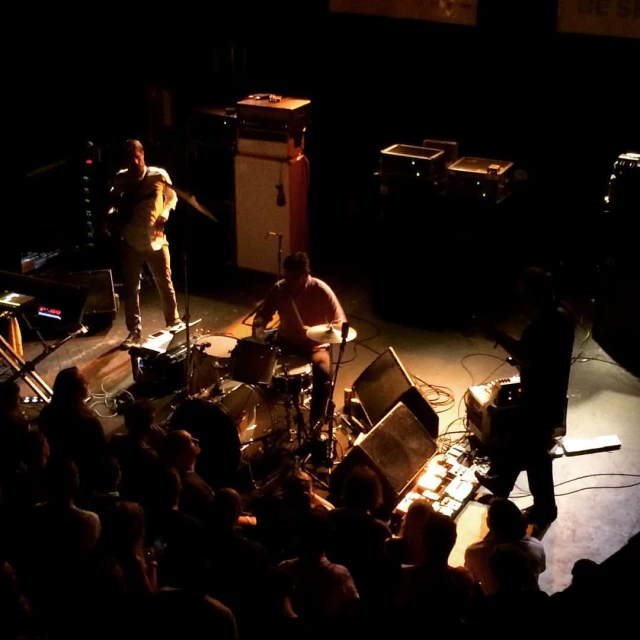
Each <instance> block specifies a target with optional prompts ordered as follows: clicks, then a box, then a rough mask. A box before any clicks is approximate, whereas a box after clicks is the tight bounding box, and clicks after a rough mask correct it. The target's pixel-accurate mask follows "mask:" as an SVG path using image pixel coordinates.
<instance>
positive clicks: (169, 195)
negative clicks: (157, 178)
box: [160, 171, 178, 220]
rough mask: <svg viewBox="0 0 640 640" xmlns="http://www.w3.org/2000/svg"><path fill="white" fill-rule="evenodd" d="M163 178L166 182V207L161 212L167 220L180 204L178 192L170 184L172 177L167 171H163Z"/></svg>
mask: <svg viewBox="0 0 640 640" xmlns="http://www.w3.org/2000/svg"><path fill="white" fill-rule="evenodd" d="M162 178H163V182H164V209H163V210H162V213H161V214H160V215H161V216H162V217H163V218H164V219H165V220H168V219H169V212H171V211H173V209H175V208H176V205H177V204H178V194H177V193H176V192H175V191H174V190H173V189H172V188H171V187H170V186H169V185H170V184H172V183H171V178H170V177H169V174H168V173H167V172H166V171H163V172H162Z"/></svg>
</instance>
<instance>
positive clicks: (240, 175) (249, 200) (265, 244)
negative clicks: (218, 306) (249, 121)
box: [235, 154, 309, 274]
mask: <svg viewBox="0 0 640 640" xmlns="http://www.w3.org/2000/svg"><path fill="white" fill-rule="evenodd" d="M235 186H236V252H237V253H236V261H237V265H238V267H240V268H243V269H251V270H253V271H261V272H263V273H273V274H277V273H278V238H277V237H274V236H273V234H280V235H281V237H282V251H283V255H285V256H286V255H288V254H290V253H293V252H295V251H308V250H309V246H308V245H309V238H308V235H309V232H308V190H309V162H308V160H307V158H306V157H305V156H303V155H301V156H298V157H297V158H292V159H289V160H279V159H274V158H268V157H262V156H252V155H243V154H238V155H237V156H236V157H235Z"/></svg>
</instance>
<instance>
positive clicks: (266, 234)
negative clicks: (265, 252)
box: [264, 231, 282, 240]
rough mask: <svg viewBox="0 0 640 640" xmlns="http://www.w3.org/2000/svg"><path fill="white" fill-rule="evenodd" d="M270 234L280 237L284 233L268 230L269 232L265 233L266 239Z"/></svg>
mask: <svg viewBox="0 0 640 640" xmlns="http://www.w3.org/2000/svg"><path fill="white" fill-rule="evenodd" d="M269 236H278V237H279V238H282V234H281V233H278V232H277V231H267V233H265V234H264V239H265V240H266V239H267V238H268V237H269Z"/></svg>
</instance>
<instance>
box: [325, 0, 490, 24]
mask: <svg viewBox="0 0 640 640" xmlns="http://www.w3.org/2000/svg"><path fill="white" fill-rule="evenodd" d="M329 6H330V9H331V11H336V12H339V13H367V14H371V15H377V16H386V17H388V18H404V19H407V20H429V21H431V22H449V23H451V24H463V25H467V26H472V27H473V26H475V25H476V20H477V15H478V0H331V2H330V5H329Z"/></svg>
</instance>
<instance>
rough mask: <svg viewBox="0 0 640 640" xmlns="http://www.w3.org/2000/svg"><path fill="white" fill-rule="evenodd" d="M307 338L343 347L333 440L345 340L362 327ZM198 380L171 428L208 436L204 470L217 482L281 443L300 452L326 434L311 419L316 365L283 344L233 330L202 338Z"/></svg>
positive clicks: (329, 421) (321, 329)
mask: <svg viewBox="0 0 640 640" xmlns="http://www.w3.org/2000/svg"><path fill="white" fill-rule="evenodd" d="M307 337H309V338H310V339H311V340H313V341H315V342H317V343H319V344H329V345H340V353H339V356H338V360H337V363H334V377H333V381H332V383H331V391H330V396H329V397H330V400H329V403H328V407H327V417H326V419H325V420H324V421H323V422H324V423H325V425H327V426H328V428H329V437H328V441H329V443H331V442H332V440H333V432H332V431H333V415H334V413H335V405H334V404H333V401H332V398H333V391H334V388H335V380H336V378H337V369H338V368H339V366H340V362H341V359H342V354H343V351H344V345H345V343H346V342H350V341H352V340H354V339H355V337H356V332H355V330H354V329H352V328H349V327H348V326H347V327H346V328H345V327H343V329H342V330H341V329H334V328H333V327H332V326H331V325H319V326H315V327H311V328H310V329H308V331H307ZM190 379H191V382H192V386H191V388H192V389H194V390H197V391H196V392H195V393H191V394H189V395H187V396H186V397H185V398H183V399H182V400H181V401H180V402H179V403H178V404H177V406H175V408H174V411H173V413H172V415H171V416H170V417H169V427H170V429H172V430H176V429H184V430H186V431H189V432H190V433H191V434H192V435H193V436H194V437H195V438H198V439H199V440H200V448H201V454H200V457H199V461H198V470H199V472H200V473H201V475H202V476H203V477H205V478H206V479H207V480H208V481H209V482H210V483H211V484H212V485H214V486H225V485H227V484H228V483H229V482H230V481H231V480H232V479H233V477H234V475H235V473H236V472H237V470H238V468H239V467H240V466H241V465H242V464H243V463H246V464H249V465H251V463H252V462H254V461H256V460H257V459H259V458H261V457H263V456H264V455H265V453H267V452H269V451H273V450H276V449H278V448H279V447H280V446H285V447H288V448H290V449H292V450H294V451H296V450H298V449H300V448H301V447H302V446H303V445H304V444H305V442H307V441H309V439H310V438H314V439H319V438H320V436H321V434H320V433H318V431H319V430H321V429H322V425H307V419H306V417H305V412H308V406H309V403H310V399H311V392H312V389H313V379H312V367H311V363H310V362H309V361H308V360H306V359H304V358H301V357H298V356H292V355H289V354H284V353H282V352H281V350H280V349H279V348H278V347H277V346H276V345H275V344H271V343H268V342H261V341H258V340H256V339H254V338H250V337H247V338H240V339H239V338H236V337H234V336H231V335H227V334H220V335H201V336H198V337H197V338H196V339H195V340H194V346H193V357H192V363H191V375H190ZM285 442H286V443H287V444H284V445H283V443H285ZM328 457H331V455H330V454H329V456H328Z"/></svg>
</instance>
